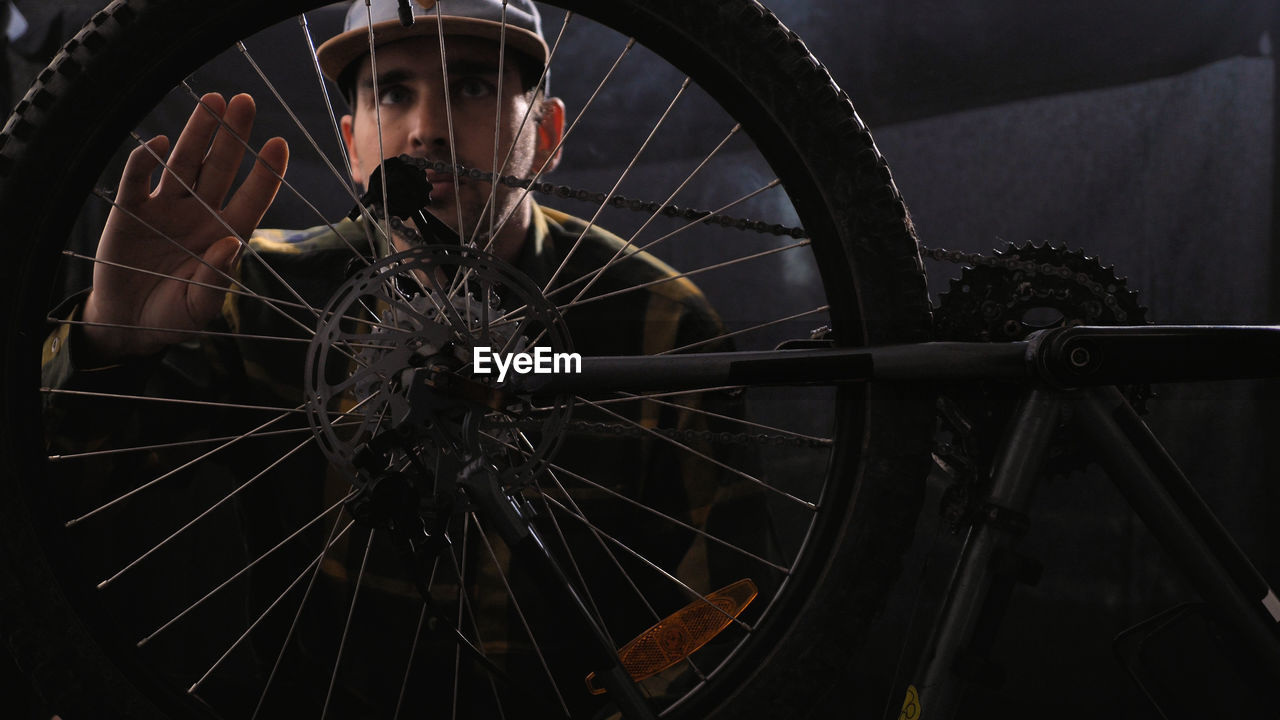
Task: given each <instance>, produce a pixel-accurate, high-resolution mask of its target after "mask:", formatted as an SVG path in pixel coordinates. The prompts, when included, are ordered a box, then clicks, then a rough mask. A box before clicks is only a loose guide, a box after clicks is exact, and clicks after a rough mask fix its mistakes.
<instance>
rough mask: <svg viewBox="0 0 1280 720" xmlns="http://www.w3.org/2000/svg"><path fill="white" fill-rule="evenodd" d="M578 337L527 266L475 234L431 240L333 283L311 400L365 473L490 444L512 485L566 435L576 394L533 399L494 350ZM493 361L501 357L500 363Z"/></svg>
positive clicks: (482, 452)
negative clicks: (489, 248) (495, 366)
mask: <svg viewBox="0 0 1280 720" xmlns="http://www.w3.org/2000/svg"><path fill="white" fill-rule="evenodd" d="M535 345H536V346H538V347H541V348H544V349H546V351H547V352H548V353H550V354H551V355H552V356H554V355H556V354H563V353H570V352H572V350H573V347H572V342H571V340H570V337H569V333H568V331H567V329H566V327H565V325H564V320H563V318H562V317H561V315H560V313H559V312H558V311H557V310H556V308H555V306H554V305H552V304H551V303H550V302H549V301H548V300H547V299H546V298H545V297H544V296H543V295H542V293H541V291H540V290H539V288H538V287H537V286H536V285H535V284H534V283H533V282H532V281H531V280H529V278H528V277H526V276H525V275H524V274H523V273H521V272H520V271H518V270H516V269H515V268H513V267H511V266H510V265H508V264H507V263H505V262H503V261H502V260H500V259H498V258H496V257H494V256H493V255H490V254H488V253H485V252H482V251H480V250H476V249H474V248H466V247H458V246H444V245H426V246H418V247H414V248H413V249H410V250H407V251H405V252H401V253H397V254H395V255H391V256H389V257H387V258H385V259H382V260H379V261H377V262H374V263H372V264H370V265H369V266H367V267H365V268H362V269H360V270H358V271H356V272H355V273H354V274H353V275H352V276H351V277H350V278H349V279H348V280H347V282H345V283H344V284H343V285H342V287H340V288H339V289H338V291H337V292H336V293H334V295H333V298H332V299H331V300H330V301H329V304H328V306H327V307H326V308H325V311H324V314H323V315H322V319H321V322H320V323H319V326H318V328H317V331H316V335H315V337H314V339H313V340H312V342H311V345H310V347H309V348H308V352H307V365H306V374H305V378H304V383H305V385H304V387H305V389H306V400H307V402H306V406H307V414H308V418H309V420H310V423H311V427H312V429H313V431H314V433H315V436H316V438H317V439H318V442H319V445H320V447H321V449H322V450H323V452H324V453H325V455H326V456H327V457H328V459H329V461H330V462H331V463H332V464H333V466H334V467H336V468H339V469H340V470H342V471H343V472H345V473H346V474H347V475H348V477H349V478H350V479H351V481H352V483H353V484H354V485H356V486H357V487H361V486H363V485H364V484H365V483H367V481H368V480H369V479H370V478H371V477H373V476H376V475H377V474H379V473H382V472H386V471H402V470H404V469H406V468H408V467H410V466H417V467H424V468H437V467H439V464H440V462H441V461H442V460H445V459H449V458H451V460H450V461H449V462H451V463H452V464H457V463H460V462H464V461H465V460H466V459H467V458H475V457H484V458H486V460H487V461H488V462H490V463H492V464H493V465H494V466H496V467H497V468H499V469H500V471H501V473H502V477H503V480H504V484H505V485H508V486H510V485H511V484H513V483H515V482H518V481H519V480H520V479H522V478H528V477H530V476H531V475H532V473H533V472H534V471H536V470H537V469H538V468H539V467H540V466H541V465H542V463H544V462H545V461H546V460H547V458H548V457H549V456H550V454H551V453H552V452H553V450H554V449H555V447H556V445H557V444H558V442H559V439H560V437H561V434H562V433H561V431H562V429H563V427H564V424H565V423H566V422H567V420H568V417H569V401H568V398H567V397H558V398H555V399H554V400H553V401H551V402H549V403H546V404H544V406H542V407H535V406H534V405H533V403H532V402H531V399H530V398H526V397H520V396H517V395H515V394H513V393H512V392H510V391H509V387H510V386H511V385H512V382H511V381H512V376H513V375H514V372H512V373H508V374H507V375H506V376H504V377H502V378H501V379H499V374H498V373H497V372H490V373H478V372H475V368H474V367H473V366H472V365H473V359H474V357H475V356H476V350H477V349H480V351H481V353H484V354H488V355H491V356H499V355H501V356H511V355H514V354H517V353H531V352H532V350H533V348H534V346H535ZM490 365H492V363H490Z"/></svg>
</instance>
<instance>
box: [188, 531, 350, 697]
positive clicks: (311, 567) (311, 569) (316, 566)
mask: <svg viewBox="0 0 1280 720" xmlns="http://www.w3.org/2000/svg"><path fill="white" fill-rule="evenodd" d="M354 524H355V521H354V520H352V521H351V522H349V523H347V526H346V528H344V529H343V530H342V532H341V533H339V535H338V537H335V538H334V539H333V541H332V542H330V543H328V544H327V545H325V547H324V549H323V550H321V551H320V554H319V555H317V556H316V559H315V560H312V561H311V562H310V563H308V564H307V566H306V567H305V568H303V569H302V572H301V573H298V577H296V578H294V579H293V582H291V583H289V586H288V587H286V588H285V589H284V592H282V593H280V594H279V595H277V596H276V599H275V600H273V601H271V604H270V605H268V606H267V609H266V610H263V611H262V613H261V614H260V615H258V617H257V618H256V619H255V620H254V621H253V622H252V623H250V624H249V627H248V628H246V629H245V631H244V632H243V633H241V634H240V637H238V638H236V640H235V642H233V643H231V647H229V648H227V651H226V652H224V653H223V654H222V656H221V657H219V658H218V659H217V660H216V661H215V662H214V663H213V665H212V666H210V668H209V669H208V670H206V671H205V673H204V675H201V676H200V679H199V680H196V681H195V682H194V683H192V685H191V687H189V688H187V692H188V693H195V691H196V690H199V689H200V686H201V685H203V684H204V681H205V680H208V679H209V676H210V675H212V674H213V673H214V671H215V670H217V669H218V666H219V665H221V664H222V663H223V662H224V661H226V659H227V658H228V657H230V656H231V653H233V652H235V649H236V648H238V647H240V643H242V642H244V641H245V638H247V637H249V634H250V633H252V632H253V631H254V629H255V628H257V627H258V626H259V625H261V624H262V621H263V620H264V619H266V617H267V615H269V614H270V613H271V611H272V610H274V609H275V607H276V606H277V605H279V604H280V602H281V601H282V600H284V599H285V597H286V596H287V595H288V594H289V593H290V592H292V591H293V589H294V588H295V587H297V586H298V583H300V582H302V578H304V577H306V576H307V574H308V573H311V580H312V583H313V584H314V582H315V576H316V574H317V573H319V571H320V561H321V560H322V559H323V558H324V556H325V554H326V553H327V552H329V548H330V547H332V546H333V544H334V543H336V542H337V541H338V540H339V539H340V538H341V537H342V536H343V535H346V533H347V530H350V529H351V526H352V525H354ZM334 528H335V529H336V528H337V525H336V524H335V525H334ZM310 594H311V585H308V586H307V592H306V594H305V595H303V596H302V602H303V603H304V604H305V603H306V601H307V597H308V596H310ZM298 612H299V613H301V612H302V607H301V605H300V606H299V607H298ZM294 622H295V624H296V622H297V618H294ZM290 634H292V630H290ZM287 641H288V639H287V638H286V642H287ZM281 652H283V649H282V650H281ZM277 664H279V663H278V661H277ZM273 676H274V673H273ZM264 695H265V691H264Z"/></svg>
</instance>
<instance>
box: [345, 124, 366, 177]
mask: <svg viewBox="0 0 1280 720" xmlns="http://www.w3.org/2000/svg"><path fill="white" fill-rule="evenodd" d="M341 125H342V142H344V143H345V144H346V146H347V159H348V160H350V161H351V179H352V180H353V181H354V182H355V184H356V185H358V186H359V187H364V179H365V178H364V173H362V172H360V158H358V157H357V156H356V131H355V118H354V117H352V116H350V115H343V116H342V120H341Z"/></svg>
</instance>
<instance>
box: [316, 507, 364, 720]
mask: <svg viewBox="0 0 1280 720" xmlns="http://www.w3.org/2000/svg"><path fill="white" fill-rule="evenodd" d="M373 534H374V531H373V529H372V528H370V529H369V539H368V540H367V541H366V542H365V544H364V558H363V559H361V560H360V574H359V575H357V576H356V589H355V590H354V591H352V593H351V607H350V608H348V609H347V621H346V623H345V624H343V626H342V639H341V640H340V641H339V642H338V657H336V658H334V660H333V673H332V674H331V675H330V676H329V690H328V692H326V693H325V695H324V707H323V708H321V710H320V720H324V719H325V717H327V716H328V714H329V701H330V700H332V699H333V688H334V687H335V686H337V684H338V668H339V666H341V665H342V653H343V651H345V650H346V649H347V636H348V635H349V634H350V631H351V619H352V618H353V617H355V614H356V602H357V601H358V600H359V599H360V587H361V586H362V585H363V584H364V570H365V566H367V565H368V564H369V550H370V549H372V548H373Z"/></svg>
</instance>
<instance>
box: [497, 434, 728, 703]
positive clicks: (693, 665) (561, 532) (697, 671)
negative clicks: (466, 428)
mask: <svg viewBox="0 0 1280 720" xmlns="http://www.w3.org/2000/svg"><path fill="white" fill-rule="evenodd" d="M493 439H494V440H497V442H499V443H501V444H503V445H506V446H507V447H509V448H511V449H512V450H515V451H516V452H522V451H520V450H519V449H518V448H516V447H515V446H514V445H511V444H510V443H507V442H505V441H503V440H500V439H498V438H493ZM520 439H521V440H522V441H523V442H524V444H525V445H526V446H528V447H532V446H533V444H532V443H531V442H529V440H528V438H526V437H525V436H524V434H523V433H521V434H520ZM547 468H548V469H547V470H546V473H547V476H548V477H550V478H551V481H552V482H554V483H555V485H556V487H557V488H559V490H560V492H561V493H562V494H563V495H564V497H565V500H567V501H568V502H569V505H570V506H571V507H572V508H573V511H574V512H576V513H578V514H579V516H581V517H582V518H584V519H585V518H586V513H585V512H583V510H582V508H580V507H579V506H578V503H577V501H575V500H574V499H573V495H571V494H570V493H569V491H568V490H567V489H565V487H564V485H563V484H562V483H561V482H560V479H559V478H558V477H556V474H555V472H553V471H552V468H555V469H562V468H559V466H555V465H553V464H551V463H548V464H547ZM534 483H535V485H536V487H537V488H538V494H539V495H540V496H541V498H542V504H543V506H545V507H546V508H547V517H548V518H550V520H551V523H552V525H553V526H554V527H555V529H556V533H557V534H558V535H559V536H560V541H561V543H563V544H564V547H565V552H566V554H568V556H569V560H570V562H572V563H573V567H574V570H575V571H577V572H578V580H579V581H580V582H581V583H582V589H583V591H584V592H585V594H586V596H587V600H588V601H589V602H590V603H591V607H592V608H593V609H594V610H595V613H596V617H600V618H603V616H602V615H601V614H600V610H599V608H598V607H597V606H596V604H595V600H594V599H593V598H592V595H591V590H590V588H588V587H587V582H586V579H585V578H583V577H582V572H581V570H579V569H578V563H577V559H576V558H575V557H574V554H573V550H572V549H570V547H569V542H568V540H567V539H566V537H565V534H564V530H562V529H561V527H560V521H559V520H557V519H556V516H555V513H554V512H552V509H551V504H550V502H549V500H548V498H547V493H546V490H545V489H544V488H543V487H542V483H541V482H539V481H538V480H537V478H536V477H535V478H534ZM586 525H587V531H588V532H590V533H591V535H592V537H594V538H595V540H596V542H597V543H599V544H600V549H601V550H602V551H604V554H605V555H607V556H608V557H609V560H610V561H612V562H613V566H614V567H615V568H617V570H618V573H619V574H621V575H622V577H623V579H625V580H626V581H627V585H628V586H629V587H630V588H631V590H632V592H634V593H635V594H636V597H637V598H638V599H639V600H640V603H641V604H642V605H644V606H645V609H647V610H648V611H649V615H650V616H652V617H653V619H654V620H655V621H657V620H661V619H662V616H661V615H659V614H658V611H657V610H656V609H655V608H654V607H653V604H652V603H650V602H649V598H648V596H646V595H645V594H644V591H643V590H641V589H640V586H639V585H637V584H636V581H635V579H634V578H632V577H631V573H629V572H627V570H626V568H624V567H623V566H622V562H621V561H620V560H618V556H617V555H616V554H615V553H614V552H613V550H612V549H610V548H609V545H608V544H607V543H606V542H605V541H604V538H603V537H601V535H600V532H598V531H597V530H596V528H595V526H594V525H593V524H592V523H586ZM600 629H601V630H602V631H603V632H604V634H605V636H606V637H608V638H609V642H610V643H612V644H613V646H614V647H617V642H616V641H614V639H613V637H612V636H611V635H610V634H609V629H608V628H607V627H605V625H604V623H603V621H602V622H601V624H600ZM686 661H687V662H688V663H689V667H690V668H691V669H692V670H693V672H694V673H695V674H697V675H698V677H700V678H702V679H703V680H706V675H705V674H703V672H702V669H701V668H699V667H698V665H697V664H696V663H695V662H694V661H693V659H692V658H686Z"/></svg>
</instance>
